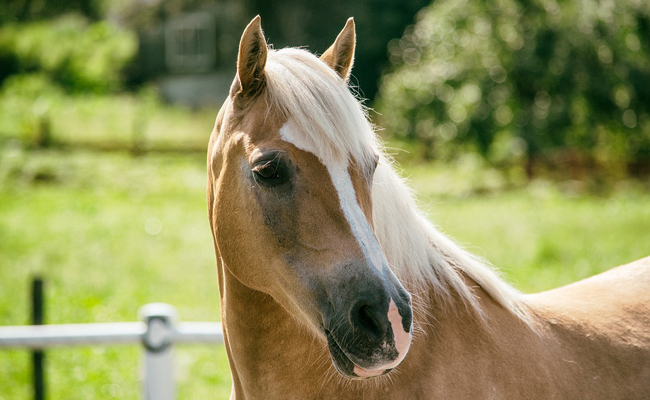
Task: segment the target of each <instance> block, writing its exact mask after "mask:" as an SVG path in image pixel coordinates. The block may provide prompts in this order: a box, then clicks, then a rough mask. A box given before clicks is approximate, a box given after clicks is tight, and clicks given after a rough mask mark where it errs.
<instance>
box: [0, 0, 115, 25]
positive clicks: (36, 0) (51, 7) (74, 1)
mask: <svg viewBox="0 0 650 400" xmlns="http://www.w3.org/2000/svg"><path fill="white" fill-rule="evenodd" d="M103 3H104V2H103V1H102V0H6V1H4V2H3V5H2V7H0V22H10V21H13V22H26V21H34V20H42V19H49V18H53V17H57V16H59V15H62V14H67V13H70V12H75V13H78V14H82V15H83V16H85V17H86V18H88V19H90V20H94V21H96V20H98V19H99V18H100V17H101V10H102V5H103Z"/></svg>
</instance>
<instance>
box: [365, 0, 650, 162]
mask: <svg viewBox="0 0 650 400" xmlns="http://www.w3.org/2000/svg"><path fill="white" fill-rule="evenodd" d="M648 38H650V3H648V2H645V1H642V0H621V1H618V2H616V3H612V2H604V1H598V0H584V1H581V2H561V3H558V2H556V0H486V1H473V0H437V1H436V2H435V3H433V4H432V5H431V6H430V7H428V8H426V9H424V10H423V11H422V12H421V13H420V14H419V17H418V22H417V23H416V24H415V25H413V26H410V27H409V28H408V29H407V30H406V31H405V33H404V35H403V36H402V38H401V39H399V40H394V41H392V42H391V43H390V44H389V52H390V58H391V61H392V63H393V64H394V65H395V68H394V70H393V71H392V72H391V73H389V74H386V75H385V76H384V78H383V81H382V87H381V93H380V94H381V98H380V101H378V103H377V109H378V111H379V112H380V113H381V114H383V117H382V119H383V120H382V124H383V125H385V126H386V127H387V128H388V132H389V133H390V134H392V135H396V136H402V137H405V138H408V139H410V140H415V141H420V142H422V144H423V146H424V147H425V152H424V154H425V157H429V158H433V157H451V156H454V155H455V154H457V153H459V152H463V151H468V150H471V151H478V152H479V153H480V154H482V155H483V156H485V157H486V158H487V159H488V160H490V161H493V162H495V163H500V162H506V161H512V160H513V159H514V160H517V159H519V160H521V161H525V162H526V165H527V170H528V172H529V174H531V173H532V168H533V165H534V163H535V162H537V161H541V162H551V161H557V160H558V159H560V158H564V159H570V160H573V162H576V163H578V164H585V163H597V164H601V165H608V164H609V165H626V164H631V163H634V162H637V161H640V160H644V161H645V162H647V161H650V42H649V41H648Z"/></svg>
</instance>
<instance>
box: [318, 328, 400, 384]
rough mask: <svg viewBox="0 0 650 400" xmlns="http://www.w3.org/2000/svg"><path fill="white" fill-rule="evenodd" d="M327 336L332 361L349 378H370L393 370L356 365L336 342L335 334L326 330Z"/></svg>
mask: <svg viewBox="0 0 650 400" xmlns="http://www.w3.org/2000/svg"><path fill="white" fill-rule="evenodd" d="M325 336H326V337H327V347H328V349H329V352H330V356H331V357H332V362H333V364H334V367H335V368H336V370H337V371H338V372H339V373H340V374H341V375H343V376H344V377H346V378H348V379H356V380H361V379H369V378H374V377H377V376H381V375H385V374H387V373H389V372H390V371H392V368H390V369H377V370H368V369H365V368H362V367H360V366H358V365H356V364H355V363H354V362H353V361H352V360H350V357H348V355H347V354H346V353H345V351H343V349H342V348H341V346H339V344H338V343H337V342H336V339H335V338H334V335H332V333H331V332H330V331H329V330H325Z"/></svg>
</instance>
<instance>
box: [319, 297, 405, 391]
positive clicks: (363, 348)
mask: <svg viewBox="0 0 650 400" xmlns="http://www.w3.org/2000/svg"><path fill="white" fill-rule="evenodd" d="M402 290H403V289H402ZM400 297H401V298H402V299H404V298H406V299H408V301H404V300H401V301H399V300H398V302H399V303H402V304H400V306H398V304H397V303H396V302H395V301H394V300H393V299H392V298H390V299H388V301H387V302H386V303H387V305H379V304H381V303H379V304H369V302H368V301H359V302H357V303H356V304H354V305H353V306H352V307H351V309H350V313H349V315H348V318H346V319H344V320H338V321H335V322H334V321H332V322H334V323H330V324H327V325H329V326H330V327H331V328H330V329H327V328H326V329H325V335H326V337H327V345H328V349H329V352H330V355H331V357H332V361H333V363H334V366H335V367H336V369H337V371H339V373H341V374H342V375H343V376H345V377H347V378H349V379H366V378H371V377H375V376H380V375H384V374H387V373H388V372H390V371H391V370H392V369H393V368H395V367H397V366H398V365H399V364H400V363H401V362H402V360H403V359H404V357H405V356H406V354H407V352H408V349H409V347H410V344H411V339H412V309H411V305H410V296H409V295H408V294H406V296H400Z"/></svg>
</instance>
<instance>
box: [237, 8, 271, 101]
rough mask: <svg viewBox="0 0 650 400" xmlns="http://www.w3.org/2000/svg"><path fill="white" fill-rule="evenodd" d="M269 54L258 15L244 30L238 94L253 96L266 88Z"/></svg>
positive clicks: (238, 64) (240, 54)
mask: <svg viewBox="0 0 650 400" xmlns="http://www.w3.org/2000/svg"><path fill="white" fill-rule="evenodd" d="M267 52H268V50H267V48H266V38H265V37H264V33H262V23H261V18H260V16H259V15H258V16H257V17H255V18H253V20H252V21H251V22H250V23H249V24H248V26H247V27H246V29H244V33H243V34H242V37H241V41H240V42H239V55H238V56H237V77H238V78H239V90H238V92H237V94H243V95H245V96H252V95H254V94H257V92H259V91H260V90H261V89H262V88H263V87H264V80H265V77H264V67H265V66H266V55H267Z"/></svg>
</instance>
